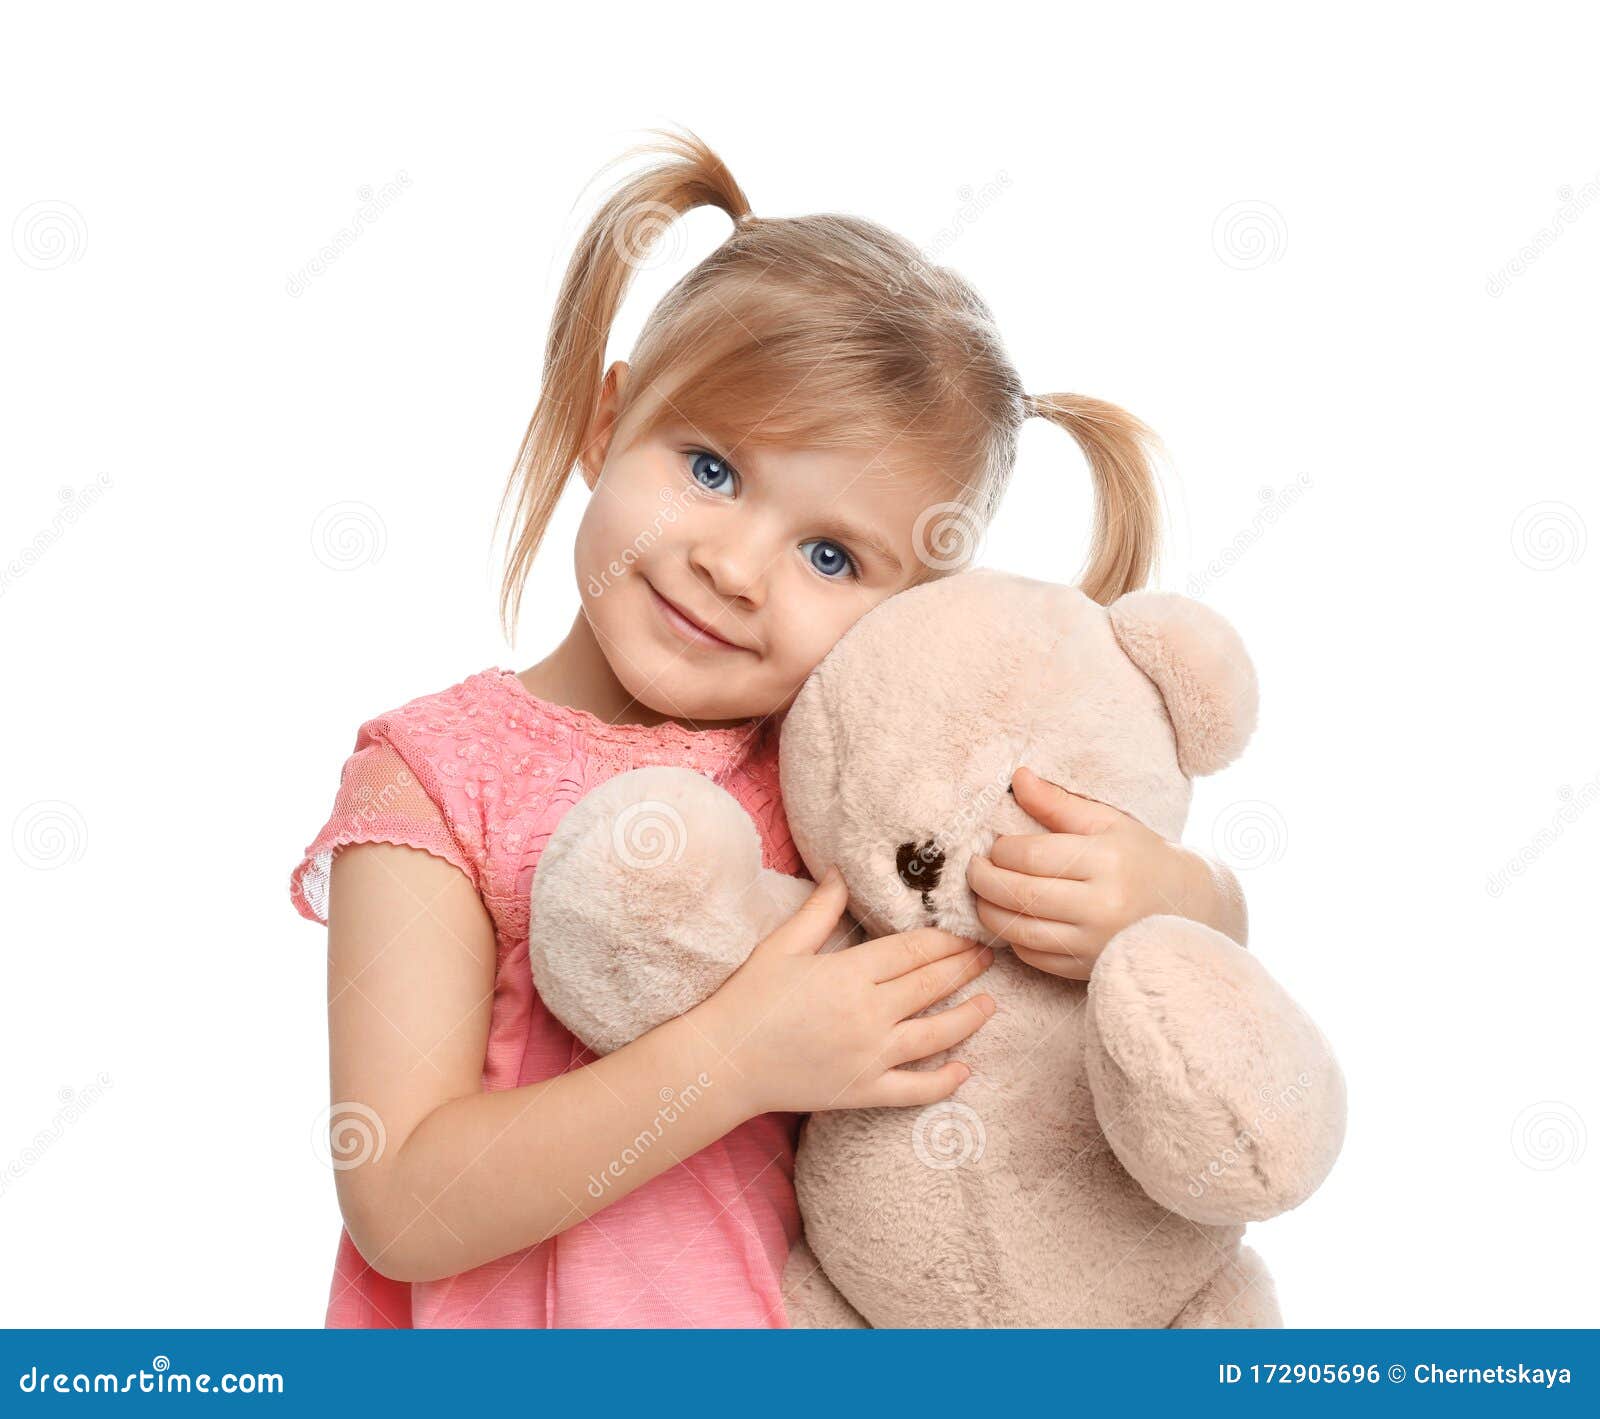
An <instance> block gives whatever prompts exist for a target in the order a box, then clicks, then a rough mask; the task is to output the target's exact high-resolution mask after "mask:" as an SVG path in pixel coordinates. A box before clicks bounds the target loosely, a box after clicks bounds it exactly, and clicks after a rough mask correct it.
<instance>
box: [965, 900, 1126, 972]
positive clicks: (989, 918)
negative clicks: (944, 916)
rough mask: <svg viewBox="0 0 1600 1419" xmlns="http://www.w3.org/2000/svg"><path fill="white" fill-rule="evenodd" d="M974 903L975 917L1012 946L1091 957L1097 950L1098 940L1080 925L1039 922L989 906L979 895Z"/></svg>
mask: <svg viewBox="0 0 1600 1419" xmlns="http://www.w3.org/2000/svg"><path fill="white" fill-rule="evenodd" d="M976 903H977V912H978V920H979V921H981V922H982V923H983V924H984V925H985V926H987V927H988V928H989V930H990V931H992V932H994V934H995V935H996V936H998V937H999V938H1000V939H1001V940H1002V941H1006V942H1009V943H1010V944H1011V945H1012V946H1013V947H1015V946H1024V947H1027V948H1028V949H1029V950H1032V951H1045V952H1059V953H1061V954H1063V955H1077V956H1087V957H1089V958H1090V959H1092V958H1093V953H1095V952H1097V951H1098V943H1096V942H1095V941H1094V939H1093V938H1092V937H1091V936H1090V935H1089V934H1088V933H1087V932H1086V931H1084V929H1083V928H1082V927H1080V926H1074V925H1072V924H1071V923H1070V922H1064V921H1042V920H1041V919H1040V918H1038V917H1036V916H1028V915H1026V914H1025V913H1022V912H1013V911H1007V910H1006V909H1005V908H1004V907H996V906H991V905H990V904H989V903H988V902H986V901H984V899H983V898H982V897H978V898H976Z"/></svg>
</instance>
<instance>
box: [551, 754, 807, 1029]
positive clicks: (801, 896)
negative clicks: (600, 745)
mask: <svg viewBox="0 0 1600 1419" xmlns="http://www.w3.org/2000/svg"><path fill="white" fill-rule="evenodd" d="M761 858H762V852H761V841H760V837H759V834H758V832H757V830H756V826H755V824H754V823H753V822H752V821H751V819H750V816H749V815H748V814H747V813H746V812H745V810H744V809H743V807H741V806H740V804H739V802H738V801H737V800H736V799H735V798H734V797H733V796H732V795H731V794H729V793H728V792H726V791H725V790H724V789H723V788H721V787H720V786H719V785H717V784H716V783H714V782H713V781H712V780H711V779H709V778H706V777H705V776H704V775H701V774H697V773H694V772H692V771H691V770H688V769H684V768H678V767H674V766H653V767H650V768H645V769H635V770H631V771H629V772H627V773H623V774H618V775H616V776H615V777H613V778H612V779H610V780H608V781H607V782H606V783H605V784H603V785H601V786H600V787H599V788H597V789H594V790H592V791H591V792H590V793H589V794H587V795H585V797H583V798H582V799H580V800H579V801H578V802H577V803H575V804H574V805H573V806H572V807H571V808H570V809H568V810H567V813H566V815H565V817H564V818H563V819H562V821H561V823H560V824H559V826H558V827H557V829H556V832H555V833H554V834H553V835H552V836H551V838H550V840H549V842H548V843H547V844H546V846H545V849H544V852H543V855H542V856H541V858H540V861H539V866H538V869H537V871H536V873H535V876H534V883H533V891H532V897H531V905H530V921H529V938H528V959H529V966H530V969H531V970H532V973H533V979H534V985H535V987H536V988H537V989H538V991H539V994H540V997H541V998H542V999H543V1001H544V1003H545V1004H546V1005H547V1006H548V1007H549V1009H550V1010H551V1012H552V1013H553V1014H554V1015H555V1016H556V1018H557V1019H559V1020H560V1021H561V1022H562V1023H563V1024H564V1025H566V1027H567V1028H568V1029H569V1030H571V1031H572V1032H573V1033H574V1034H575V1035H577V1036H578V1038H579V1039H581V1040H582V1041H583V1042H584V1044H586V1045H588V1046H589V1047H590V1048H591V1049H593V1050H595V1051H597V1052H598V1053H602V1054H605V1053H609V1052H610V1051H612V1050H615V1049H619V1048H621V1046H622V1045H624V1044H626V1043H628V1042H629V1041H630V1040H632V1039H635V1038H637V1037H638V1036H639V1035H642V1034H644V1033H645V1032H646V1031H648V1030H651V1029H654V1028H655V1027H656V1026H657V1025H659V1024H661V1023H663V1022H664V1021H666V1020H670V1019H672V1018H673V1017H675V1016H677V1015H681V1014H682V1013H683V1012H684V1011H686V1010H688V1009H690V1008H692V1007H693V1006H695V1005H697V1004H699V1003H700V1002H701V1001H702V1000H704V999H705V998H706V997H707V996H708V995H710V994H712V993H713V992H714V991H715V990H716V989H717V988H718V987H719V986H721V984H722V983H723V982H724V981H725V980H726V979H727V978H728V977H729V976H730V975H732V974H733V972H734V971H735V970H736V969H737V968H738V967H739V966H740V965H741V964H742V963H743V962H744V960H745V959H746V958H747V957H748V956H749V954H750V952H751V951H752V950H754V948H755V946H756V943H757V942H759V941H760V940H761V939H762V938H763V937H764V936H766V935H767V934H768V933H769V932H770V931H771V930H772V929H773V928H774V927H775V926H777V925H778V924H779V923H781V922H782V921H784V920H786V919H787V918H788V917H789V916H791V915H792V914H793V912H794V910H795V909H796V908H797V907H798V906H799V905H800V903H801V902H803V901H804V900H805V898H806V895H807V893H808V891H809V889H810V884H809V883H806V882H803V881H801V880H800V879H798V878H793V877H787V876H785V875H784V874H783V873H780V872H776V871H773V870H772V869H771V868H767V867H764V866H763V865H762V860H761Z"/></svg>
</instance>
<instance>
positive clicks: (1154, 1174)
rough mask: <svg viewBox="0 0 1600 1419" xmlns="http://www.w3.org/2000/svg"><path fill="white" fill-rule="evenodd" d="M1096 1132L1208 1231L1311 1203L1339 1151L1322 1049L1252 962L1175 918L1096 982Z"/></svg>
mask: <svg viewBox="0 0 1600 1419" xmlns="http://www.w3.org/2000/svg"><path fill="white" fill-rule="evenodd" d="M1086 1019H1087V1030H1086V1038H1085V1047H1086V1065H1087V1070H1088V1076H1089V1082H1090V1088H1091V1090H1092V1092H1093V1095H1094V1104H1095V1113H1096V1116H1097V1117H1098V1119H1099V1121H1100V1126H1101V1128H1102V1129H1103V1131H1104V1132H1105V1135H1106V1138H1107V1140H1108V1141H1109V1142H1110V1144H1111V1147H1112V1150H1113V1152H1114V1153H1115V1154H1116V1156H1117V1159H1118V1161H1119V1162H1121V1164H1122V1166H1123V1167H1124V1168H1125V1169H1126V1170H1127V1171H1128V1173H1129V1174H1130V1175H1131V1176H1132V1177H1133V1178H1134V1180H1135V1181H1137V1182H1138V1183H1139V1185H1140V1186H1141V1187H1142V1188H1143V1189H1144V1190H1145V1192H1146V1193H1148V1194H1149V1196H1150V1197H1151V1198H1152V1199H1154V1200H1155V1201H1156V1202H1158V1203H1160V1204H1161V1205H1162V1206H1164V1207H1166V1208H1168V1209H1169V1210H1171V1211H1173V1212H1177V1213H1179V1214H1180V1215H1182V1216H1184V1217H1187V1218H1189V1219H1190V1220H1191V1221H1194V1222H1200V1223H1205V1224H1210V1225H1219V1226H1222V1225H1233V1224H1237V1223H1242V1222H1247V1221H1261V1220H1264V1219H1266V1218H1268V1217H1273V1216H1276V1215H1277V1214H1279V1213H1281V1212H1286V1211H1288V1210H1289V1209H1290V1208H1292V1207H1297V1206H1299V1204H1300V1203H1302V1202H1304V1201H1305V1200H1306V1198H1308V1197H1309V1196H1310V1195H1311V1194H1312V1193H1313V1192H1314V1191H1315V1190H1316V1188H1317V1187H1318V1186H1319V1185H1320V1184H1321V1182H1322V1180H1323V1178H1324V1177H1326V1176H1327V1173H1328V1171H1329V1169H1330V1168H1331V1167H1332V1166H1333V1162H1334V1159H1335V1158H1336V1157H1337V1156H1338V1152H1339V1148H1340V1145H1341V1144H1342V1142H1343V1139H1344V1127H1345V1087H1344V1078H1343V1075H1342V1074H1341V1073H1340V1070H1339V1066H1338V1063H1337V1061H1336V1060H1335V1059H1334V1057H1333V1054H1332V1051H1331V1050H1330V1048H1329V1046H1328V1043H1327V1041H1326V1040H1325V1039H1324V1038H1323V1036H1322V1034H1321V1033H1320V1031H1318V1029H1317V1027H1316V1026H1315V1025H1314V1024H1313V1023H1312V1021H1311V1020H1310V1018H1309V1017H1308V1016H1307V1015H1306V1014H1305V1012H1304V1011H1303V1010H1301V1009H1300V1007H1299V1006H1298V1005H1296V1004H1295V1002H1294V1001H1293V1000H1292V999H1291V998H1290V997H1289V995H1288V992H1286V991H1285V990H1284V989H1283V988H1282V986H1280V985H1279V984H1278V983H1277V982H1276V981H1274V980H1273V979H1272V977H1271V976H1270V975H1268V973H1267V971H1266V969H1265V968H1264V967H1263V966H1262V965H1261V963H1260V962H1259V961H1258V960H1257V959H1256V958H1255V957H1254V956H1252V955H1251V954H1250V953H1249V952H1248V951H1245V950H1244V949H1243V948H1242V947H1240V946H1239V945H1237V944H1236V943H1235V942H1233V941H1230V940H1228V939H1227V938H1226V937H1225V936H1223V935H1222V934H1221V933H1220V932H1217V931H1214V930H1212V929H1211V928H1210V927H1207V926H1203V925H1201V924H1200V923H1198V922H1194V921H1189V920H1187V919H1186V918H1182V917H1176V916H1156V917H1148V918H1146V919H1145V920H1144V921H1141V922H1136V923H1135V924H1134V925H1133V926H1131V927H1129V928H1127V929H1126V930H1125V931H1123V932H1120V933H1119V934H1118V935H1117V936H1116V937H1115V938H1114V939H1113V940H1112V942H1111V944H1110V945H1109V946H1108V947H1107V948H1106V950H1105V951H1104V952H1103V953H1102V955H1101V957H1100V959H1099V960H1098V961H1097V962H1096V963H1095V968H1094V972H1093V974H1092V975H1091V977H1090V982H1089V1008H1088V1011H1087V1016H1086Z"/></svg>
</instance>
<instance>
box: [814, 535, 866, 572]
mask: <svg viewBox="0 0 1600 1419" xmlns="http://www.w3.org/2000/svg"><path fill="white" fill-rule="evenodd" d="M807 547H810V548H811V549H812V550H811V551H809V552H806V560H807V561H808V562H810V563H811V565H812V566H813V567H814V568H815V569H816V570H817V571H818V572H820V573H821V574H822V575H823V576H825V577H827V578H828V580H829V581H838V580H839V574H840V573H841V572H845V573H848V574H849V575H851V576H855V575H857V574H858V573H857V569H856V564H855V562H854V560H852V558H851V556H850V554H849V553H848V552H847V551H845V549H844V548H843V547H841V546H840V545H839V544H838V543H837V542H830V541H829V540H828V539H827V538H826V537H816V538H813V539H812V540H811V541H809V542H802V543H801V544H800V550H801V551H802V552H805V550H806V548H807Z"/></svg>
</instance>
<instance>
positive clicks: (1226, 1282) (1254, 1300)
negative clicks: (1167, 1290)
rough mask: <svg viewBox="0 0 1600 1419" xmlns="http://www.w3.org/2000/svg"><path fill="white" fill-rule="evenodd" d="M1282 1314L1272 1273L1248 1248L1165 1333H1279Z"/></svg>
mask: <svg viewBox="0 0 1600 1419" xmlns="http://www.w3.org/2000/svg"><path fill="white" fill-rule="evenodd" d="M1282 1328H1283V1314H1282V1312H1280V1311H1279V1309H1278V1292H1277V1288H1276V1287H1275V1286H1274V1285H1273V1284H1272V1273H1271V1272H1270V1271H1268V1270H1267V1268H1266V1263H1264V1262H1263V1261H1262V1260H1261V1258H1260V1257H1259V1256H1257V1255H1256V1254H1255V1252H1253V1251H1251V1250H1250V1248H1249V1247H1240V1248H1239V1250H1238V1253H1237V1254H1236V1255H1235V1257H1234V1259H1233V1260H1232V1261H1228V1262H1225V1263H1224V1264H1223V1266H1222V1267H1221V1269H1220V1270H1219V1271H1218V1272H1217V1274H1216V1275H1215V1276H1213V1277H1212V1278H1211V1279H1210V1280H1209V1281H1207V1282H1206V1284H1205V1285H1204V1286H1202V1287H1201V1288H1200V1289H1199V1290H1198V1291H1197V1292H1196V1293H1195V1294H1194V1296H1193V1297H1191V1298H1190V1300H1189V1303H1188V1305H1186V1306H1185V1307H1184V1308H1183V1309H1182V1310H1181V1311H1179V1312H1178V1315H1177V1317H1176V1319H1174V1320H1173V1322H1172V1324H1171V1325H1170V1326H1168V1329H1169V1330H1281V1329H1282Z"/></svg>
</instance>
